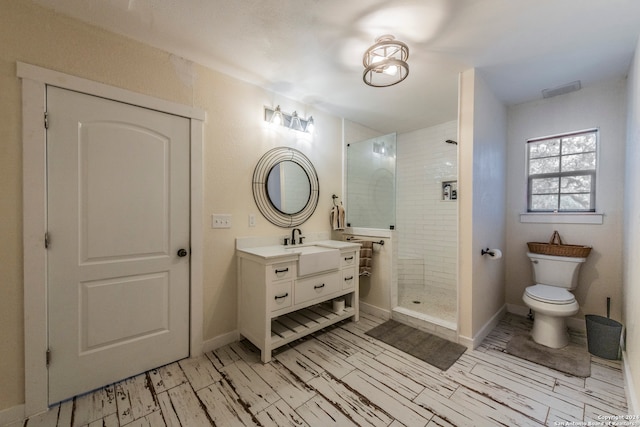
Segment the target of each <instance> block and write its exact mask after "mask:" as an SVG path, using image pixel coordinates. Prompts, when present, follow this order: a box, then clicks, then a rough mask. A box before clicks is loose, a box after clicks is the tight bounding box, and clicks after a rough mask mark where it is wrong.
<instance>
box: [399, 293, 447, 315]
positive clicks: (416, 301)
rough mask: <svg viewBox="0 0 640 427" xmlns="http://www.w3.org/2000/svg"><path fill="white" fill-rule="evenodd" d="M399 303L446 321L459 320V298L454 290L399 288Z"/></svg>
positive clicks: (408, 308) (409, 308)
mask: <svg viewBox="0 0 640 427" xmlns="http://www.w3.org/2000/svg"><path fill="white" fill-rule="evenodd" d="M398 305H399V306H400V307H403V308H406V309H407V310H412V311H415V312H418V313H421V314H426V315H428V316H431V317H435V318H437V319H441V320H444V321H445V322H453V323H455V322H456V321H457V318H458V315H457V305H458V304H457V298H456V292H455V291H453V290H448V289H442V288H426V289H423V290H420V291H418V290H416V289H409V290H403V289H399V293H398Z"/></svg>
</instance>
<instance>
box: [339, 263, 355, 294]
mask: <svg viewBox="0 0 640 427" xmlns="http://www.w3.org/2000/svg"><path fill="white" fill-rule="evenodd" d="M357 279H358V278H357V277H356V268H355V267H353V268H345V269H343V270H342V289H352V288H353V285H354V284H355V283H356V281H357Z"/></svg>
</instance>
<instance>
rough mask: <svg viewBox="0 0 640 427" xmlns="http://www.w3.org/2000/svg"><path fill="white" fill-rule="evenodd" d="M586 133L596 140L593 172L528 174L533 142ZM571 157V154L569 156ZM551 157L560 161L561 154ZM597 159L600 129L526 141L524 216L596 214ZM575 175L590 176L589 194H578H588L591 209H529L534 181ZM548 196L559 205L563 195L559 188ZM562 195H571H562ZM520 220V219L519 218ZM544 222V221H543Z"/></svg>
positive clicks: (589, 129)
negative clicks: (554, 198) (530, 145)
mask: <svg viewBox="0 0 640 427" xmlns="http://www.w3.org/2000/svg"><path fill="white" fill-rule="evenodd" d="M588 133H593V134H595V138H596V148H595V150H594V151H593V152H594V153H595V156H596V167H595V169H594V170H577V171H568V172H558V173H543V174H535V175H530V174H529V164H530V161H531V158H530V149H529V145H528V144H530V143H535V142H539V141H545V140H551V139H556V138H566V137H571V136H574V135H582V134H588ZM569 155H572V154H569ZM551 157H558V159H559V160H560V162H561V160H562V157H563V155H562V153H560V154H559V155H558V156H551ZM599 157H600V129H599V128H597V127H594V128H588V129H583V130H578V131H571V132H563V133H558V134H553V135H547V136H542V137H536V138H530V139H527V141H526V145H525V179H526V182H527V184H526V185H527V189H526V210H525V214H531V215H538V214H547V215H549V214H552V215H582V214H594V213H596V212H597V206H596V202H597V200H596V194H597V191H596V187H597V183H598V182H597V176H598V170H599V166H600V161H599ZM576 175H590V176H591V187H590V190H591V191H590V192H589V193H579V194H589V195H590V196H589V197H590V202H589V204H590V206H591V209H588V210H536V209H531V199H532V196H533V194H532V182H533V180H534V179H540V178H546V177H553V178H556V177H557V178H559V179H561V178H562V177H563V176H576ZM549 194H554V195H556V194H557V195H558V203H560V196H561V195H562V194H563V193H561V192H560V188H559V189H558V192H557V193H549ZM564 194H571V193H564ZM521 220H522V218H521ZM527 222H528V221H527ZM545 222H546V221H545Z"/></svg>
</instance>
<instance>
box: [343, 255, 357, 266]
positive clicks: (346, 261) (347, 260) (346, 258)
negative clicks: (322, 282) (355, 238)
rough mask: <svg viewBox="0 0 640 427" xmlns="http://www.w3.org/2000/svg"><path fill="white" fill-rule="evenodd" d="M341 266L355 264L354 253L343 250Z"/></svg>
mask: <svg viewBox="0 0 640 427" xmlns="http://www.w3.org/2000/svg"><path fill="white" fill-rule="evenodd" d="M341 256H342V261H341V267H350V266H352V265H356V253H355V252H345V253H343V254H342V255H341Z"/></svg>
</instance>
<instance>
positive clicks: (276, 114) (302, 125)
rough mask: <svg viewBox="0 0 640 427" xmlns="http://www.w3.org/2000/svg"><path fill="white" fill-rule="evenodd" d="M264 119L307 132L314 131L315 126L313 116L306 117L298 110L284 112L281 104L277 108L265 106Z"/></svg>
mask: <svg viewBox="0 0 640 427" xmlns="http://www.w3.org/2000/svg"><path fill="white" fill-rule="evenodd" d="M264 121H265V122H269V123H273V124H276V125H280V126H284V127H286V128H289V129H293V130H297V131H300V132H306V133H311V132H313V127H314V122H313V116H309V118H306V119H305V118H302V117H300V116H299V115H298V113H297V112H296V111H294V112H293V113H291V114H288V113H283V112H282V110H281V109H280V106H279V105H278V106H277V107H276V108H270V107H264Z"/></svg>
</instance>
